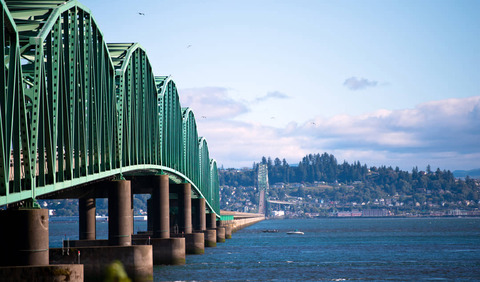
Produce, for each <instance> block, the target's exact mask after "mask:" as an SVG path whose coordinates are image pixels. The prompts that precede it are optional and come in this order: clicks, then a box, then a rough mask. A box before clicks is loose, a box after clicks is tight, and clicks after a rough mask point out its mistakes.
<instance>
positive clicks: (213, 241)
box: [203, 229, 217, 247]
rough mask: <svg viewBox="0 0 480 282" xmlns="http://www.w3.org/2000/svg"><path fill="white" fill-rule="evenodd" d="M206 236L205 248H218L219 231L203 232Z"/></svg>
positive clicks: (209, 230)
mask: <svg viewBox="0 0 480 282" xmlns="http://www.w3.org/2000/svg"><path fill="white" fill-rule="evenodd" d="M203 233H204V234H205V247H216V246H217V230H215V229H208V230H205V231H203Z"/></svg>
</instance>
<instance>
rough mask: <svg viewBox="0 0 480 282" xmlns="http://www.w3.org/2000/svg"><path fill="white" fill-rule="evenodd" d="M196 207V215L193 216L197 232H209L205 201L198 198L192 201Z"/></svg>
mask: <svg viewBox="0 0 480 282" xmlns="http://www.w3.org/2000/svg"><path fill="white" fill-rule="evenodd" d="M192 202H193V205H194V206H195V213H194V215H193V224H194V228H195V230H199V231H204V230H207V223H206V212H205V199H204V198H198V199H193V200H192Z"/></svg>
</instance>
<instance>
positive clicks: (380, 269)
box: [50, 218, 480, 281]
mask: <svg viewBox="0 0 480 282" xmlns="http://www.w3.org/2000/svg"><path fill="white" fill-rule="evenodd" d="M135 224H136V225H135V230H143V229H144V225H145V222H136V223H135ZM73 225H74V227H71V228H70V226H73ZM107 226H108V224H107V223H105V222H97V238H106V236H107ZM69 229H72V230H74V231H73V233H71V234H77V233H78V231H77V230H78V225H76V223H74V222H71V223H69V222H65V221H62V223H60V222H56V221H50V245H51V246H52V247H53V246H60V245H61V240H62V239H63V238H64V237H65V235H64V234H63V232H65V231H68V230H69ZM266 229H276V230H278V231H279V232H278V233H263V232H262V231H263V230H266ZM294 229H298V230H301V231H303V232H304V233H305V234H304V235H287V234H286V232H287V231H290V230H294ZM56 231H59V232H56ZM62 234H63V235H62ZM67 236H68V235H67ZM71 239H76V238H75V236H71ZM154 279H155V281H179V280H183V281H185V280H188V281H192V280H195V281H305V280H309V281H344V280H397V281H400V280H401V281H405V280H446V281H449V280H456V281H464V280H471V281H474V280H480V218H351V219H345V218H326V219H286V220H265V221H262V222H259V223H257V224H255V225H252V226H250V227H248V228H245V229H243V230H240V231H238V232H237V233H234V234H233V239H230V240H227V241H226V243H218V244H217V247H216V248H206V249H205V254H204V255H192V256H187V262H186V264H185V265H181V266H155V267H154Z"/></svg>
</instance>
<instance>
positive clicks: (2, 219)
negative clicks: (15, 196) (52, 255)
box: [0, 209, 49, 266]
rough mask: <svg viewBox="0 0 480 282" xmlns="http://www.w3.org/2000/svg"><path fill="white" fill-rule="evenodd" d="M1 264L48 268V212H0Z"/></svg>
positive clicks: (42, 210) (25, 210) (22, 210)
mask: <svg viewBox="0 0 480 282" xmlns="http://www.w3.org/2000/svg"><path fill="white" fill-rule="evenodd" d="M0 226H1V227H2V231H1V232H0V254H1V255H0V265H1V266H28V265H49V256H48V210H46V209H20V210H5V211H0Z"/></svg>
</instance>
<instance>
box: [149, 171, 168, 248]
mask: <svg viewBox="0 0 480 282" xmlns="http://www.w3.org/2000/svg"><path fill="white" fill-rule="evenodd" d="M153 181H154V183H153V191H152V208H151V210H152V215H151V216H152V227H153V237H154V238H163V239H167V238H170V202H169V193H170V192H169V191H170V188H169V183H168V182H169V180H168V175H166V174H165V175H155V176H154V177H153ZM148 216H150V214H149V215H148Z"/></svg>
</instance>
